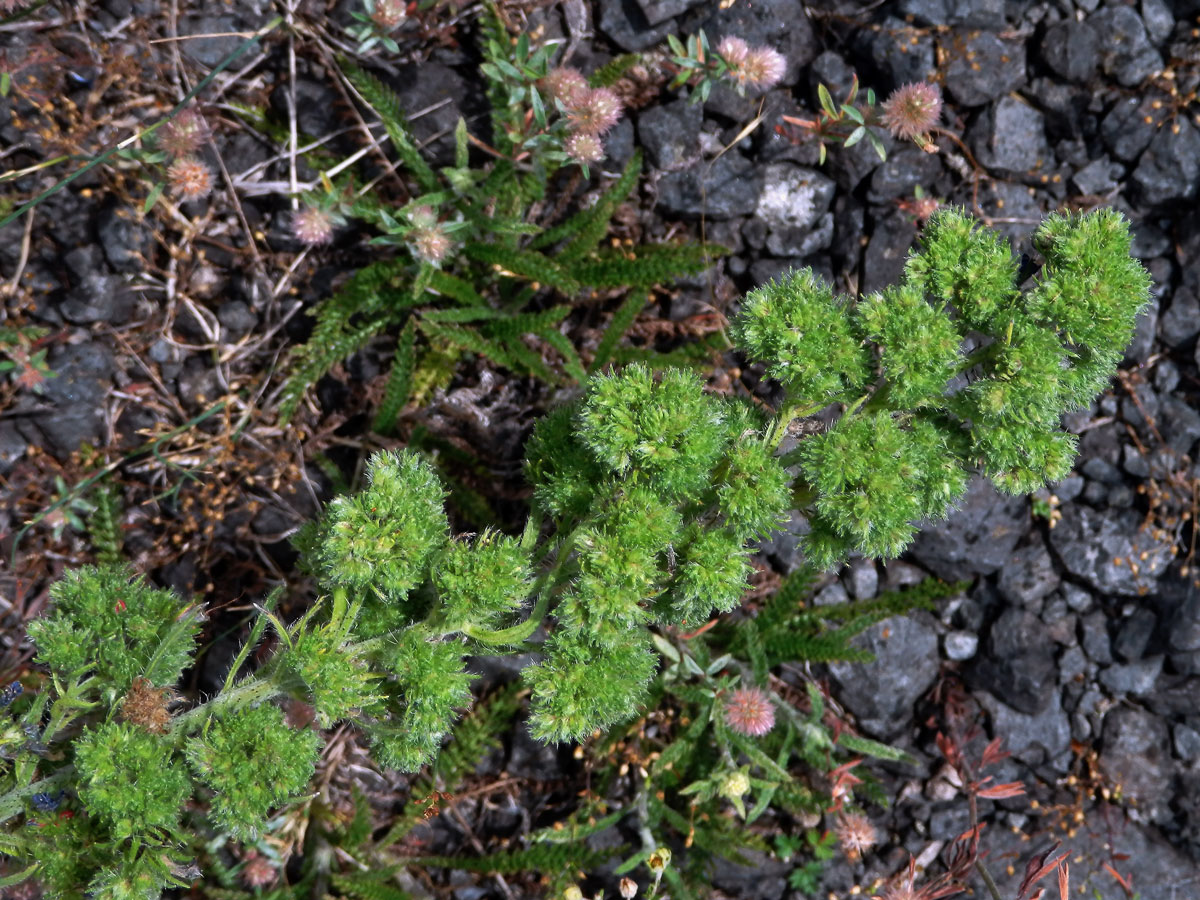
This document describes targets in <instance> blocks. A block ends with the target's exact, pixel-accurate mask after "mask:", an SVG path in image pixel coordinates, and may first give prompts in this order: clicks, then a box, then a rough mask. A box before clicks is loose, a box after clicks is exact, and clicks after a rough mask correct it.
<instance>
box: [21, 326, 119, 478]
mask: <svg viewBox="0 0 1200 900" xmlns="http://www.w3.org/2000/svg"><path fill="white" fill-rule="evenodd" d="M46 362H47V363H48V364H49V366H50V368H51V370H53V371H54V372H55V377H53V378H48V379H46V381H45V382H44V383H43V385H42V400H43V402H44V403H45V405H46V406H47V407H48V409H46V410H45V411H42V412H38V413H36V414H34V415H33V416H32V417H31V419H32V421H33V423H34V424H35V425H36V426H37V427H38V429H39V430H40V431H41V432H42V434H43V435H45V438H46V445H47V447H48V448H49V449H50V450H52V451H53V452H54V453H55V455H56V456H59V457H62V458H65V457H67V456H69V455H70V454H71V453H73V452H74V451H76V450H78V449H79V445H80V444H82V443H83V442H84V441H89V442H91V443H93V444H95V443H98V442H99V441H100V439H101V436H102V435H103V433H104V400H105V398H106V397H107V396H108V392H109V390H110V388H111V387H112V376H113V372H114V369H115V365H114V361H113V356H112V352H111V351H110V350H109V349H108V347H107V346H106V345H104V344H102V343H99V342H92V341H85V342H83V343H80V344H59V345H58V346H56V347H54V348H53V349H51V351H50V352H49V354H47V357H46Z"/></svg>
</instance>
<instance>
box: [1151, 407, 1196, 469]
mask: <svg viewBox="0 0 1200 900" xmlns="http://www.w3.org/2000/svg"><path fill="white" fill-rule="evenodd" d="M1158 426H1159V429H1160V430H1161V431H1162V435H1163V438H1164V439H1165V440H1166V442H1167V447H1168V448H1170V449H1171V450H1173V451H1174V452H1175V453H1176V454H1177V455H1180V456H1182V455H1184V454H1186V453H1188V452H1189V451H1190V450H1191V448H1192V445H1193V444H1194V443H1196V441H1197V440H1200V413H1198V412H1196V410H1195V408H1194V407H1193V406H1192V405H1191V403H1189V402H1188V401H1187V400H1184V399H1183V398H1181V397H1179V396H1177V395H1174V394H1168V395H1167V396H1165V397H1163V398H1162V402H1161V404H1160V415H1159V417H1158Z"/></svg>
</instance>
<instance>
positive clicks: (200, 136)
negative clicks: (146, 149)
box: [158, 107, 208, 156]
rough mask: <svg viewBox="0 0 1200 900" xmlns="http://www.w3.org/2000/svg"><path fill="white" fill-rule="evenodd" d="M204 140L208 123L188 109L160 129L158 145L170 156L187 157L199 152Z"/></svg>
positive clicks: (206, 136) (206, 135)
mask: <svg viewBox="0 0 1200 900" xmlns="http://www.w3.org/2000/svg"><path fill="white" fill-rule="evenodd" d="M206 140H208V123H207V122H206V121H204V116H202V115H200V113H198V112H197V111H196V110H195V109H193V108H191V107H188V108H187V109H184V110H181V111H180V112H179V114H178V115H176V116H175V118H173V119H172V120H171V121H170V122H168V123H167V124H166V125H164V126H163V127H162V137H160V138H159V139H158V145H159V146H160V147H162V149H164V150H166V151H167V152H168V153H170V154H171V155H172V156H188V155H190V154H192V153H195V152H196V151H197V150H199V149H200V147H201V145H203V143H204V142H205V141H206Z"/></svg>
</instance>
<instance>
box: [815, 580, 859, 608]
mask: <svg viewBox="0 0 1200 900" xmlns="http://www.w3.org/2000/svg"><path fill="white" fill-rule="evenodd" d="M848 602H850V595H849V594H847V593H846V589H845V588H844V587H842V585H841V584H840V583H838V582H836V581H835V582H833V583H832V584H827V585H826V586H825V587H824V588H822V589H821V590H820V591H818V592H817V595H816V596H815V597H813V606H837V605H839V604H842V603H848Z"/></svg>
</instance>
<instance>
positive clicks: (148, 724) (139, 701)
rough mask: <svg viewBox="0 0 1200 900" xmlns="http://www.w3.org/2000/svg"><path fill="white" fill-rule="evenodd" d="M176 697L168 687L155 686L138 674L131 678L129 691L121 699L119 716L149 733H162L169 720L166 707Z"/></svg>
mask: <svg viewBox="0 0 1200 900" xmlns="http://www.w3.org/2000/svg"><path fill="white" fill-rule="evenodd" d="M176 699H177V695H176V693H175V691H173V690H172V689H171V688H169V687H155V686H154V684H153V683H152V682H151V681H150V679H149V678H145V677H143V676H141V675H139V676H138V677H137V678H135V679H133V684H132V686H130V688H129V693H127V694H126V695H125V699H124V700H123V701H121V711H120V712H121V718H122V720H124V721H126V722H129V723H130V724H131V725H138V726H140V727H142V728H145V729H146V730H147V731H149V732H150V733H151V734H164V733H165V732H166V730H167V725H168V724H170V721H171V713H170V712H169V711H168V707H169V706H170V705H171V703H173V702H174V701H175V700H176Z"/></svg>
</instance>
